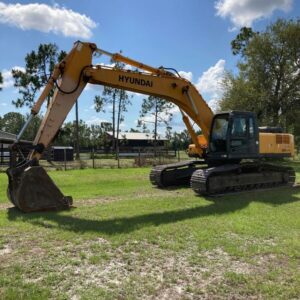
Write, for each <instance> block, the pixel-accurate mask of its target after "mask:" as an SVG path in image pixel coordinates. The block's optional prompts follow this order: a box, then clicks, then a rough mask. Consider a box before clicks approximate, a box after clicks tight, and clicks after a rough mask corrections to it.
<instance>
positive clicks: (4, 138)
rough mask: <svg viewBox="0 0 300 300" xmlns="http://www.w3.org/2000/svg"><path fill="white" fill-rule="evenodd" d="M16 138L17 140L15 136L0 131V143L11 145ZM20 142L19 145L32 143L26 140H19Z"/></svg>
mask: <svg viewBox="0 0 300 300" xmlns="http://www.w3.org/2000/svg"><path fill="white" fill-rule="evenodd" d="M16 138H17V135H16V134H13V133H9V132H5V131H2V130H0V143H4V144H12V143H14V142H15V140H16ZM20 142H21V144H22V143H23V144H32V142H30V141H26V140H21V141H20Z"/></svg>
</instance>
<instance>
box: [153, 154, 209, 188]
mask: <svg viewBox="0 0 300 300" xmlns="http://www.w3.org/2000/svg"><path fill="white" fill-rule="evenodd" d="M203 164H205V162H204V161H200V160H189V161H183V162H178V163H173V164H167V165H159V166H155V167H153V168H152V170H151V172H150V181H151V183H152V184H153V185H155V186H158V187H160V188H164V187H168V186H176V185H177V186H178V185H185V184H189V182H190V179H191V177H192V174H193V173H194V172H195V171H196V170H198V167H199V165H203Z"/></svg>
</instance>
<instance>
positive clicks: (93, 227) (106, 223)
mask: <svg viewBox="0 0 300 300" xmlns="http://www.w3.org/2000/svg"><path fill="white" fill-rule="evenodd" d="M296 193H297V194H298V193H299V189H296V190H293V189H280V190H277V191H276V192H274V191H270V192H256V193H250V194H245V195H241V194H240V195H233V196H226V197H220V198H214V199H213V201H212V202H211V203H210V204H209V205H207V206H197V207H192V208H186V209H178V210H171V211H165V212H157V213H149V214H143V215H136V216H131V217H116V218H111V219H104V220H101V219H98V220H90V219H84V218H80V217H77V216H72V211H71V212H70V213H69V214H68V213H59V212H47V213H45V212H44V213H31V214H24V213H22V212H20V211H19V210H17V209H16V208H10V209H9V210H8V218H9V220H12V221H14V220H21V221H24V222H29V223H31V224H33V225H38V226H42V227H47V228H49V227H51V225H50V224H49V223H47V222H45V221H50V222H54V223H56V224H57V226H58V228H59V229H62V230H68V231H73V232H98V233H104V234H109V235H113V234H122V233H129V232H131V231H134V230H138V229H140V228H143V227H147V226H153V225H154V226H159V225H162V224H170V223H175V222H178V221H183V220H188V219H194V218H199V217H205V216H215V215H224V214H227V213H231V212H235V211H238V210H241V209H243V208H245V207H247V206H248V205H249V204H250V203H251V202H262V203H266V204H269V205H272V206H278V205H284V204H288V203H292V202H295V201H299V198H298V197H296ZM199 200H200V199H199ZM208 200H212V199H208ZM200 201H201V200H200ZM52 226H53V227H56V226H55V225H52Z"/></svg>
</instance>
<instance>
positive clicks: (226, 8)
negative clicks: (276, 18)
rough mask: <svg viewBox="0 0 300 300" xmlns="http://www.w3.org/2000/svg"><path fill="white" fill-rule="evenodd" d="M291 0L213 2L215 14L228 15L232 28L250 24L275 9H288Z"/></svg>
mask: <svg viewBox="0 0 300 300" xmlns="http://www.w3.org/2000/svg"><path fill="white" fill-rule="evenodd" d="M292 4H293V0H218V1H217V2H216V4H215V8H216V10H217V15H218V16H221V17H223V18H226V17H229V18H230V20H231V22H232V23H233V25H234V26H235V27H234V28H233V29H237V27H242V26H251V25H252V23H253V21H255V20H257V19H261V18H266V17H269V16H271V15H272V14H273V12H274V11H275V10H283V11H285V12H287V11H289V10H290V9H291V7H292Z"/></svg>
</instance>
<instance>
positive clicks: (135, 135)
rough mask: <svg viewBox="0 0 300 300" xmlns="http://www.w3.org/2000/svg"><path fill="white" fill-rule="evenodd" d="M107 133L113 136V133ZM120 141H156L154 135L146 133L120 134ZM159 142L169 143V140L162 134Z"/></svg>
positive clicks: (158, 138)
mask: <svg viewBox="0 0 300 300" xmlns="http://www.w3.org/2000/svg"><path fill="white" fill-rule="evenodd" d="M106 133H107V134H108V135H109V136H110V137H112V136H113V132H112V131H107V132H106ZM115 135H116V134H115ZM118 139H119V140H140V141H154V140H155V138H154V134H153V133H144V132H119V137H118ZM157 140H159V141H167V140H168V139H167V138H165V137H163V136H161V135H160V134H158V135H157Z"/></svg>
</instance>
